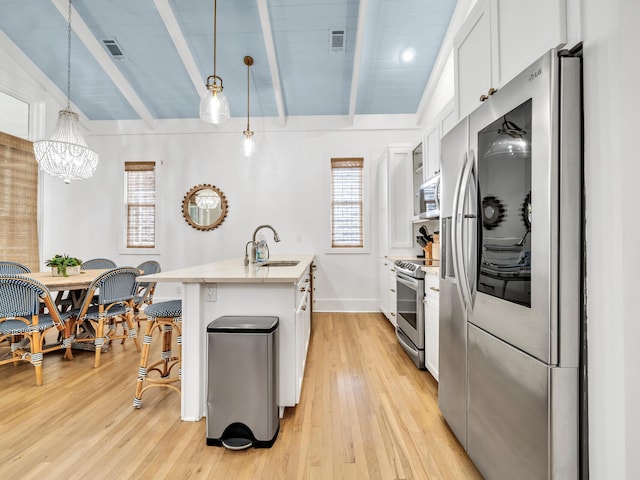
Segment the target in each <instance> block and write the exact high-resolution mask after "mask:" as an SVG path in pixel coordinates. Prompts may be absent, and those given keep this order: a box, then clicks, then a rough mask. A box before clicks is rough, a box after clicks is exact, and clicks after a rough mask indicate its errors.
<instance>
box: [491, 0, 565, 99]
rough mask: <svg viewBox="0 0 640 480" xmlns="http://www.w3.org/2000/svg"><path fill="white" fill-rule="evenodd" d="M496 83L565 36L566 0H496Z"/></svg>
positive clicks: (509, 78) (552, 46)
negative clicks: (533, 0)
mask: <svg viewBox="0 0 640 480" xmlns="http://www.w3.org/2000/svg"><path fill="white" fill-rule="evenodd" d="M495 8H496V9H497V15H496V28H497V31H498V36H497V38H498V39H499V41H498V42H496V43H497V45H496V48H495V49H494V50H495V51H496V55H495V57H496V59H497V64H498V65H497V78H495V79H494V83H495V85H494V86H495V87H496V88H498V86H502V85H504V84H505V83H507V82H508V81H509V80H511V79H512V78H514V77H515V76H516V75H517V74H518V73H520V72H521V71H522V70H524V69H525V68H527V67H528V66H529V65H531V63H533V62H535V61H536V60H537V59H538V58H540V57H541V56H542V55H544V53H545V52H547V51H548V50H550V49H551V48H556V47H558V46H560V45H563V44H564V43H565V42H566V39H567V21H566V1H565V0H537V1H535V2H532V1H531V0H497V4H496V5H495Z"/></svg>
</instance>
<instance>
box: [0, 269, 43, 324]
mask: <svg viewBox="0 0 640 480" xmlns="http://www.w3.org/2000/svg"><path fill="white" fill-rule="evenodd" d="M46 295H47V287H45V286H44V285H42V284H41V283H40V282H38V281H36V280H32V279H30V278H24V277H21V276H19V275H1V276H0V318H5V317H29V316H31V315H35V314H37V313H38V312H39V311H40V298H44V297H45V296H46Z"/></svg>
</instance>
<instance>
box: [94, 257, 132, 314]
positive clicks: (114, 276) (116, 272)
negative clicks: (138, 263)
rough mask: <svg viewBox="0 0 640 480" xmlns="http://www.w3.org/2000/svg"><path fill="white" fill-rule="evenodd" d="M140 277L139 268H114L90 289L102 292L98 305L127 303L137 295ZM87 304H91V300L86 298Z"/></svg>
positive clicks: (98, 278)
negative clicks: (137, 284)
mask: <svg viewBox="0 0 640 480" xmlns="http://www.w3.org/2000/svg"><path fill="white" fill-rule="evenodd" d="M139 275H140V270H138V269H137V268H133V267H119V268H113V269H111V270H109V271H107V272H104V273H103V274H101V275H100V276H98V277H97V278H96V279H95V280H94V281H93V283H92V284H91V286H90V287H89V291H90V292H91V291H93V290H95V289H99V290H100V291H99V295H98V303H99V304H101V305H105V306H107V305H110V304H112V303H115V302H125V301H128V300H131V299H132V298H133V296H134V295H135V287H136V277H138V276H139ZM85 302H91V298H86V299H85Z"/></svg>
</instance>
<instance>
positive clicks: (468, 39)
mask: <svg viewBox="0 0 640 480" xmlns="http://www.w3.org/2000/svg"><path fill="white" fill-rule="evenodd" d="M490 3H491V2H490V1H489V0H485V1H482V0H481V1H479V2H478V3H477V4H476V6H475V7H474V9H473V10H472V11H471V13H470V14H469V16H468V17H467V21H466V22H465V24H464V25H463V26H462V28H461V29H460V32H458V35H456V38H455V39H454V41H453V61H454V72H455V74H454V78H455V92H456V101H457V107H458V118H463V117H465V116H466V115H468V114H469V113H470V112H471V111H473V110H474V109H476V108H477V107H478V105H480V95H486V94H487V92H488V91H489V89H490V88H491V87H492V85H494V82H495V79H494V78H493V76H494V75H493V72H492V68H493V62H492V59H491V44H492V42H491V8H490V6H491V5H490Z"/></svg>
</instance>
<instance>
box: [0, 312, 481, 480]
mask: <svg viewBox="0 0 640 480" xmlns="http://www.w3.org/2000/svg"><path fill="white" fill-rule="evenodd" d="M61 356H62V353H61V352H55V353H52V354H49V355H47V356H46V357H45V360H44V361H45V365H44V385H43V386H41V387H37V386H35V374H34V372H33V367H31V366H30V365H20V366H17V367H16V366H13V365H4V366H2V367H0V392H1V394H0V412H1V413H0V445H1V446H2V448H0V477H1V478H20V479H30V478H34V479H36V478H37V479H41V478H47V479H57V478H60V479H62V478H64V479H85V478H91V479H126V478H131V479H160V478H167V479H187V478H188V479H190V480H193V479H296V480H297V479H332V480H333V479H383V480H392V479H456V480H457V479H479V478H482V477H481V475H480V474H479V473H478V471H477V470H476V469H475V467H474V466H473V464H472V462H471V461H470V460H469V458H468V457H467V455H466V453H465V452H464V450H463V449H462V448H461V447H460V445H459V444H458V442H457V441H456V439H455V437H454V436H453V434H452V433H451V431H450V430H449V428H448V427H447V425H446V423H445V421H444V420H443V418H442V415H441V414H440V411H439V410H438V402H437V389H438V386H437V383H436V382H435V380H434V379H433V378H432V377H431V375H430V374H429V373H427V372H424V371H419V370H418V369H416V368H415V367H414V366H413V364H412V363H411V361H410V360H409V358H408V357H407V356H406V355H405V353H404V352H403V351H402V349H401V348H400V346H399V345H398V343H397V342H396V340H395V336H394V331H393V328H392V326H391V325H390V324H389V323H388V321H387V320H386V319H385V318H384V317H383V316H382V315H381V314H351V313H314V316H313V328H312V336H311V345H310V349H309V354H308V358H307V367H306V372H305V380H304V385H303V389H302V397H301V401H300V404H299V405H298V406H297V407H296V408H295V409H293V408H287V409H286V411H285V416H284V418H283V419H282V420H281V422H280V433H279V435H278V438H277V440H276V442H275V444H274V446H273V447H272V448H270V449H249V450H244V451H238V452H234V451H230V450H226V449H224V448H219V447H208V446H207V445H206V444H205V435H206V433H205V420H204V419H203V420H201V421H200V422H182V421H181V420H180V400H179V396H178V395H177V394H176V393H175V392H171V391H169V390H168V389H152V390H150V391H149V392H147V393H146V394H145V396H144V397H143V407H142V408H141V409H140V410H136V409H134V408H133V407H132V402H133V396H134V393H135V382H136V374H137V368H138V361H139V354H138V353H137V352H136V351H135V348H134V347H133V343H132V342H127V344H125V345H124V346H123V345H120V344H119V343H116V345H114V346H112V348H111V351H110V352H108V353H105V354H103V355H102V365H101V366H100V368H98V369H93V368H92V367H93V354H92V352H83V351H79V352H77V353H75V354H74V357H75V358H74V360H73V361H70V362H69V361H64V360H62V359H61Z"/></svg>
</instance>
